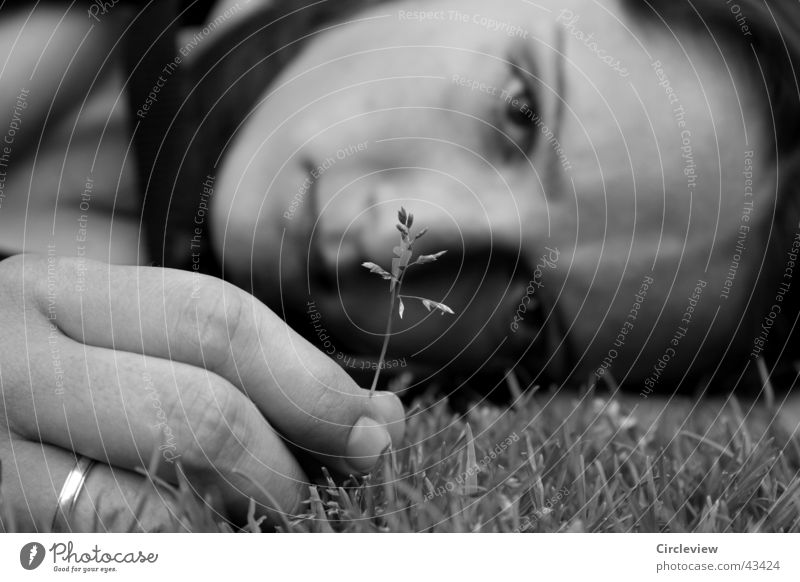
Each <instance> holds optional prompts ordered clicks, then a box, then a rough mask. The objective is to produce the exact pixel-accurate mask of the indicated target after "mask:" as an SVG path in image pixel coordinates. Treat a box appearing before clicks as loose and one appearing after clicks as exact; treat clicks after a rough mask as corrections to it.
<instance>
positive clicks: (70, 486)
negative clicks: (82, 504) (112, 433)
mask: <svg viewBox="0 0 800 582" xmlns="http://www.w3.org/2000/svg"><path fill="white" fill-rule="evenodd" d="M94 463H95V461H94V459H90V458H88V457H84V456H80V455H79V456H78V457H77V459H76V461H75V466H74V467H72V470H71V471H70V472H69V475H67V480H66V481H64V485H63V486H62V487H61V493H59V494H58V506H57V507H56V514H55V515H54V516H53V525H52V527H51V528H50V531H52V532H54V533H56V532H71V531H72V528H70V526H69V520H70V519H71V518H72V512H73V511H75V504H76V503H77V502H78V496H79V495H80V494H81V490H82V489H83V484H84V483H85V482H86V476H87V475H88V474H89V471H91V470H92V467H94Z"/></svg>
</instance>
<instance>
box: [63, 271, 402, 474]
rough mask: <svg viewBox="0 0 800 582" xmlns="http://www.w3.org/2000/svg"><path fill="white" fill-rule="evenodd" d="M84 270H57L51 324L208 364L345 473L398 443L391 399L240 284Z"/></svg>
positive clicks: (100, 342)
mask: <svg viewBox="0 0 800 582" xmlns="http://www.w3.org/2000/svg"><path fill="white" fill-rule="evenodd" d="M82 268H83V271H82V274H81V281H80V282H79V283H78V282H76V275H75V265H74V261H72V260H70V259H62V260H61V261H60V263H59V267H58V277H59V280H60V281H61V282H62V283H61V285H60V287H59V290H58V292H57V294H56V297H55V299H54V317H55V319H54V321H55V322H56V324H57V325H58V327H59V329H61V330H62V331H63V332H64V333H66V334H67V335H69V336H70V337H73V338H75V339H78V340H79V341H82V342H85V343H89V344H92V345H96V346H103V347H114V348H115V349H118V350H125V351H130V352H137V353H146V354H149V355H153V356H158V357H163V358H169V359H175V360H178V361H181V362H184V363H187V364H191V365H193V366H198V367H204V368H207V369H209V370H211V371H213V372H215V373H217V374H219V375H220V376H222V377H223V378H225V379H227V380H228V381H229V382H230V383H232V384H233V385H235V386H237V387H238V388H239V389H240V390H242V391H243V392H244V393H245V394H246V395H247V396H248V397H249V398H251V399H252V400H253V402H255V403H256V405H257V406H258V408H259V409H260V410H261V412H262V413H263V414H264V415H265V416H266V417H267V418H268V419H269V420H270V422H271V423H272V424H273V425H274V426H275V427H276V428H277V429H278V430H279V431H280V432H281V433H282V434H283V435H284V436H285V437H287V438H288V439H289V440H290V441H292V442H293V443H294V444H295V445H297V446H298V447H300V448H302V449H305V450H306V451H309V452H311V453H313V454H315V455H317V456H318V457H319V458H321V459H323V460H324V461H326V462H328V463H329V464H333V465H334V466H337V467H339V468H340V469H343V470H351V471H352V470H355V471H367V470H369V469H370V468H372V466H373V465H374V464H375V462H376V461H377V459H378V458H379V455H380V454H381V453H382V452H383V450H384V449H385V448H386V447H387V446H388V445H389V444H393V445H394V446H395V447H398V446H400V443H401V441H402V437H403V432H404V427H405V418H404V413H403V407H402V404H401V403H400V401H399V399H398V398H397V397H396V396H394V395H393V394H389V393H379V394H376V395H375V396H374V397H372V398H371V397H370V395H369V392H368V391H367V390H363V389H361V388H359V387H358V386H357V385H356V384H355V382H354V381H353V380H352V379H351V378H350V377H349V376H348V375H347V374H346V373H345V372H344V371H343V370H342V369H341V368H340V367H339V366H337V365H335V364H334V363H333V362H332V361H331V360H330V358H328V357H327V356H325V355H324V354H323V353H322V352H320V351H319V350H317V349H316V348H314V347H313V346H312V345H311V344H310V343H309V342H307V341H306V340H305V339H303V338H301V337H300V336H299V335H298V334H296V333H295V332H294V331H292V330H291V329H290V328H289V327H288V326H287V325H286V324H285V323H284V322H283V321H282V320H281V319H280V318H279V317H277V316H276V315H275V314H274V313H272V312H271V311H270V310H269V309H267V308H266V307H265V306H264V305H263V304H262V303H260V302H258V301H257V300H256V299H255V298H253V297H252V296H251V295H249V294H247V293H245V292H244V291H242V290H240V289H238V288H236V287H234V286H232V285H230V284H228V283H225V282H223V281H221V280H218V279H214V278H210V277H200V276H198V275H197V274H192V273H186V272H180V271H172V270H165V269H152V268H131V267H114V266H108V265H104V264H101V263H94V262H88V261H87V262H85V263H83V264H82ZM72 283H74V284H72ZM75 284H79V285H80V288H81V289H82V291H81V292H80V293H75V292H74V288H75ZM83 314H90V315H91V316H90V317H85V316H84V315H83Z"/></svg>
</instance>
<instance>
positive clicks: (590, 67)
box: [213, 0, 774, 380]
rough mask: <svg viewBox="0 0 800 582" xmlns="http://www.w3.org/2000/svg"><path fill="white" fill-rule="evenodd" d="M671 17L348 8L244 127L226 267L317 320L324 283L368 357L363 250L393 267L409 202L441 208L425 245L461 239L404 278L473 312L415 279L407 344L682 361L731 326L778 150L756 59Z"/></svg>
mask: <svg viewBox="0 0 800 582" xmlns="http://www.w3.org/2000/svg"><path fill="white" fill-rule="evenodd" d="M673 32H674V33H675V34H676V35H677V36H676V37H674V36H672V33H671V32H669V31H665V30H664V29H662V28H655V27H651V26H650V25H648V24H645V23H640V22H638V21H637V20H635V19H634V18H633V17H632V16H630V15H629V14H627V13H626V12H625V11H624V10H623V8H622V6H621V5H620V4H619V3H618V2H610V3H608V2H606V3H603V5H600V4H598V3H595V2H592V1H590V0H572V1H569V2H566V3H565V2H558V3H556V2H550V1H549V0H543V1H542V2H539V3H538V4H532V3H527V2H521V1H519V2H518V1H510V2H498V3H487V2H482V1H479V0H470V1H464V0H459V1H458V2H455V1H454V2H446V1H443V0H428V1H425V2H396V3H388V4H384V5H381V6H378V7H376V8H374V9H371V10H370V11H366V12H362V13H359V14H357V15H353V16H352V17H351V18H350V19H349V20H348V21H346V22H343V23H341V24H339V25H336V26H333V27H332V28H329V29H328V30H326V31H325V32H323V33H320V34H318V35H316V36H315V37H314V39H313V40H312V41H310V43H309V44H308V45H307V47H306V48H305V50H304V51H303V52H302V53H301V55H300V56H299V57H298V58H296V59H295V60H294V61H293V62H292V63H291V64H290V65H289V66H288V67H286V68H285V70H284V71H283V72H282V74H281V75H280V77H279V78H277V79H275V80H274V82H273V83H272V84H271V85H270V86H269V88H268V89H267V91H266V92H265V93H264V96H263V100H262V101H261V102H260V104H259V106H258V107H257V108H256V109H255V110H254V111H253V112H252V113H251V115H250V116H249V117H248V119H247V121H246V124H245V125H244V126H243V127H242V128H241V129H240V131H239V133H238V134H237V135H236V137H235V139H234V141H233V142H232V145H231V148H230V151H229V155H228V158H227V161H226V163H225V164H224V168H223V171H222V174H221V175H220V178H219V181H218V184H217V189H216V191H217V192H218V194H217V198H216V202H215V206H214V208H213V233H214V244H215V246H216V248H217V251H218V252H219V254H220V256H222V257H223V261H224V263H225V268H226V272H227V273H230V274H232V275H233V278H234V279H235V280H237V281H238V282H239V283H240V284H241V285H242V286H243V287H246V288H248V289H252V290H253V291H254V292H255V293H256V294H257V295H259V296H260V297H261V298H263V299H264V300H265V301H267V302H268V303H269V304H270V305H271V306H272V307H273V309H275V310H276V311H278V312H283V313H288V314H291V319H290V320H291V322H292V323H293V324H294V325H295V326H296V327H297V328H298V329H300V330H301V331H307V332H309V331H310V332H311V333H312V339H313V337H314V336H313V333H314V327H313V324H314V321H317V320H314V321H312V318H311V316H309V314H308V311H309V309H308V303H309V302H313V304H314V309H315V310H316V312H317V313H318V314H319V315H314V316H313V317H314V318H320V319H319V321H320V323H321V324H322V325H321V327H324V328H325V330H327V332H326V333H327V334H328V335H330V336H331V338H332V339H333V342H332V344H331V346H335V348H334V350H335V352H334V353H336V354H337V355H338V354H339V353H348V354H355V355H360V356H371V357H373V358H374V357H376V356H377V354H378V352H379V350H380V346H381V341H382V339H383V335H382V334H383V333H384V327H385V325H386V316H387V308H388V302H389V293H388V289H389V287H388V284H387V283H386V282H385V281H383V280H381V279H380V278H378V277H375V276H374V275H371V274H370V273H368V272H367V271H366V270H365V269H364V268H362V267H361V263H362V262H364V261H372V262H375V263H378V264H379V265H382V266H383V267H384V268H387V269H388V268H389V266H390V265H391V259H392V256H393V254H392V249H393V247H394V246H396V245H397V243H398V236H399V235H398V232H397V230H396V228H395V223H396V222H397V219H396V216H397V211H398V210H399V208H400V207H401V206H403V207H405V208H406V209H408V210H409V211H410V212H412V213H413V214H414V215H415V222H414V226H415V228H422V227H428V228H429V232H428V234H427V235H426V236H425V237H424V238H423V239H421V240H420V241H419V242H418V244H417V249H416V250H417V251H419V252H422V253H427V252H436V251H440V250H447V251H448V253H447V255H446V256H445V257H443V258H442V259H441V260H440V261H439V262H437V263H435V264H433V265H426V266H421V267H418V268H415V270H411V271H409V273H408V276H407V278H406V280H405V283H404V287H403V292H404V294H406V295H410V296H421V297H427V298H430V299H434V300H437V301H442V302H444V303H446V304H447V305H449V306H450V307H451V308H452V309H453V310H454V311H455V313H456V315H455V316H440V315H438V314H435V313H429V312H427V311H426V310H425V309H424V308H423V307H422V306H421V305H420V304H419V303H415V302H413V301H410V302H406V303H407V304H406V309H405V316H404V318H403V319H402V320H399V319H397V317H396V316H395V331H394V334H393V336H392V340H391V344H390V350H389V351H390V357H406V358H408V360H410V361H413V362H414V363H416V364H420V365H421V364H427V365H430V366H433V367H434V368H436V369H440V370H451V369H458V370H460V371H461V372H466V373H470V372H472V371H477V370H480V369H486V368H504V367H508V366H511V365H514V364H515V363H523V365H525V366H526V367H527V368H529V369H530V370H531V371H533V372H538V371H540V370H541V369H543V368H545V367H548V366H549V367H551V369H554V368H555V366H556V365H555V363H554V362H556V361H559V362H563V361H564V357H563V356H564V354H565V353H566V352H565V346H567V345H569V346H570V350H571V357H570V361H569V366H568V367H567V368H564V367H563V366H562V365H559V367H558V373H559V374H568V373H576V374H585V373H592V372H595V373H597V374H598V375H602V374H603V373H605V372H606V371H607V370H612V371H613V373H614V375H615V377H617V378H618V379H619V378H622V377H625V376H626V375H628V378H630V379H637V380H641V379H643V378H645V377H646V376H647V375H648V374H649V373H650V371H651V370H652V369H653V366H654V365H655V364H657V362H658V360H659V358H662V357H663V356H664V354H665V353H667V354H669V364H668V365H666V366H665V369H664V370H663V375H664V376H678V377H679V376H680V375H681V374H682V373H683V371H684V370H685V367H686V365H687V364H688V363H689V362H690V361H691V359H692V358H693V357H694V356H695V355H696V353H697V349H698V348H699V346H700V345H701V344H702V342H703V341H705V342H707V343H713V342H720V341H721V342H723V345H726V344H727V343H728V342H729V341H731V338H732V337H733V336H734V332H733V330H734V329H735V327H736V326H737V325H738V323H739V321H738V315H737V314H740V313H741V311H742V306H743V305H744V302H745V301H746V300H747V297H748V293H749V292H750V289H748V288H747V287H748V285H747V276H746V273H751V272H753V269H754V268H755V267H757V264H758V263H757V262H758V261H760V257H761V256H762V255H763V253H762V252H761V250H760V246H763V240H762V239H761V238H760V235H759V233H758V232H757V225H761V226H763V225H764V224H766V220H768V218H769V216H770V215H771V213H772V205H773V203H774V199H772V198H770V196H774V194H771V193H769V192H768V191H767V190H768V189H766V188H765V189H764V190H765V191H764V192H761V191H758V192H757V194H756V196H755V197H756V198H757V200H758V203H757V204H755V205H754V206H753V207H752V208H749V209H748V210H747V211H746V212H745V211H744V210H743V209H744V208H745V207H746V203H747V202H750V201H752V200H753V199H754V197H753V189H752V188H751V190H750V197H747V192H746V184H745V174H743V172H745V171H748V170H749V171H752V172H754V173H755V174H758V172H759V168H760V167H762V164H763V163H765V162H764V161H763V160H764V159H765V158H766V153H765V150H764V148H763V147H761V146H760V144H761V142H762V141H763V135H764V134H765V132H764V130H763V127H762V113H761V109H760V106H759V104H758V101H757V94H756V93H755V91H756V89H754V88H753V87H754V86H755V84H754V83H751V82H749V79H750V78H751V77H752V74H751V73H750V71H749V70H747V69H745V67H744V66H743V65H741V64H740V60H739V59H737V57H736V56H735V55H734V54H733V51H727V50H726V51H725V52H720V51H721V50H722V49H721V48H720V46H721V45H722V43H723V41H722V40H721V39H713V38H710V37H709V38H703V39H701V38H700V37H696V36H694V35H695V34H696V33H694V32H689V31H684V30H673ZM678 41H680V42H678ZM753 78H755V77H753ZM748 152H754V153H753V154H752V155H751V153H748ZM762 177H765V176H764V175H763V174H762ZM756 184H757V182H756ZM750 185H751V186H753V183H752V182H751V184H750ZM743 213H746V214H747V216H748V218H747V219H746V220H745V221H743ZM742 225H746V226H749V227H750V231H749V233H748V234H747V241H746V244H747V249H748V253H745V254H743V255H742V257H737V261H739V262H738V267H737V269H738V271H737V273H738V274H737V275H736V277H735V278H734V279H731V277H730V267H731V261H732V260H733V258H734V253H735V251H736V245H737V240H738V239H737V236H739V235H740V233H741V232H742V230H741V227H742ZM763 230H765V229H763ZM739 259H741V260H739ZM720 309H721V310H722V311H721V312H720V313H722V314H727V316H726V317H719V313H718V310H720ZM318 327H320V326H319V325H318ZM681 329H682V330H684V332H682V335H681V332H679V330H681ZM676 333H678V334H679V335H680V337H679V338H678V341H677V343H671V342H672V340H674V338H675V337H676ZM331 346H328V348H330V347H331ZM320 347H322V345H320ZM670 348H671V351H669V350H670ZM331 355H333V354H331ZM451 366H452V367H451Z"/></svg>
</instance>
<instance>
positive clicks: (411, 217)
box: [406, 212, 414, 228]
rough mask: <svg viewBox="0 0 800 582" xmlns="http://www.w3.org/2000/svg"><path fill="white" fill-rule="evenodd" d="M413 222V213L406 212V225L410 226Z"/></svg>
mask: <svg viewBox="0 0 800 582" xmlns="http://www.w3.org/2000/svg"><path fill="white" fill-rule="evenodd" d="M412 224H414V215H413V214H411V213H410V212H409V214H408V221H407V222H406V226H407V227H408V228H411V225H412Z"/></svg>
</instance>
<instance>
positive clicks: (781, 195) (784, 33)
mask: <svg viewBox="0 0 800 582" xmlns="http://www.w3.org/2000/svg"><path fill="white" fill-rule="evenodd" d="M625 7H626V9H627V10H629V11H630V12H631V13H634V14H635V15H636V16H637V17H639V18H641V19H643V20H645V21H649V22H653V23H655V22H661V23H662V24H668V25H669V26H670V27H673V26H674V27H676V28H679V29H680V28H683V29H686V28H688V29H690V30H691V31H692V33H693V34H706V35H712V36H714V37H715V38H718V39H719V44H720V46H721V47H722V48H723V50H732V51H738V54H737V57H738V58H740V59H743V60H744V61H745V64H746V65H749V66H750V67H751V70H752V71H753V73H754V75H753V83H754V85H756V86H761V85H762V75H763V89H764V99H763V110H762V112H763V115H764V117H765V119H766V120H767V125H768V127H769V128H770V129H769V131H770V135H769V136H768V137H769V138H770V142H771V143H772V147H771V150H770V151H767V152H760V155H761V156H762V157H763V158H766V159H769V161H771V162H772V163H773V164H774V181H769V180H765V181H764V183H763V184H762V188H774V189H776V190H777V203H776V205H775V208H774V213H773V214H772V218H771V222H767V223H765V224H762V225H760V228H763V229H768V236H769V238H768V239H767V240H766V242H765V244H764V246H763V247H762V248H764V249H765V253H764V255H765V256H764V257H763V259H764V260H763V262H762V263H763V269H757V271H756V272H754V273H749V277H750V279H749V281H748V280H747V279H745V280H743V283H739V284H744V281H747V282H748V283H749V284H750V286H751V288H752V290H753V293H752V297H751V301H750V302H749V303H748V308H747V312H746V313H745V320H744V321H745V326H744V327H745V329H744V330H743V333H742V338H739V342H737V345H736V346H735V347H734V349H733V350H732V353H731V354H730V358H729V360H730V363H732V364H734V365H733V366H726V365H723V366H722V367H721V369H725V368H728V369H729V370H734V371H735V372H734V373H735V374H737V375H738V373H739V372H740V371H741V370H742V362H744V361H746V360H745V359H744V357H745V356H746V355H747V354H748V353H750V350H751V349H752V347H753V340H754V339H755V338H756V337H757V335H758V332H759V329H760V327H761V325H762V322H764V321H765V317H766V316H767V315H768V313H769V312H770V310H771V306H772V305H773V304H774V303H775V297H776V292H777V289H778V287H779V285H780V283H781V282H782V281H784V282H785V279H784V277H783V274H784V269H785V267H786V261H787V253H788V252H789V250H790V248H791V245H792V241H793V240H794V238H795V236H796V235H797V234H798V233H800V225H799V224H798V221H800V201H799V200H798V192H797V191H796V190H797V188H798V186H797V184H798V183H800V83H799V82H798V69H797V64H798V63H800V2H797V1H796V0H734V1H733V2H726V1H724V0H625ZM755 250H756V249H753V251H755ZM781 308H782V312H781V314H780V317H779V318H778V319H777V320H776V321H775V323H774V327H773V328H772V329H771V333H770V336H769V339H768V343H767V346H766V348H765V349H764V351H763V353H761V354H760V355H762V356H763V357H765V359H766V360H767V362H768V363H769V364H771V365H774V366H775V368H774V369H775V370H777V372H778V373H776V376H782V377H783V378H784V380H783V381H782V382H780V383H781V384H783V386H784V387H788V385H790V384H791V383H793V382H794V377H795V375H796V373H795V370H794V367H793V362H792V358H793V357H795V354H796V353H797V350H798V348H800V330H795V324H796V321H797V317H798V314H800V269H798V275H797V277H796V280H795V281H793V282H792V288H791V289H790V290H789V292H788V293H787V294H786V295H785V296H783V302H782V303H781ZM752 368H753V367H752V366H751V369H752ZM723 381H724V380H723ZM759 385H760V383H759ZM727 388H728V389H729V388H730V386H728V387H727Z"/></svg>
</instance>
